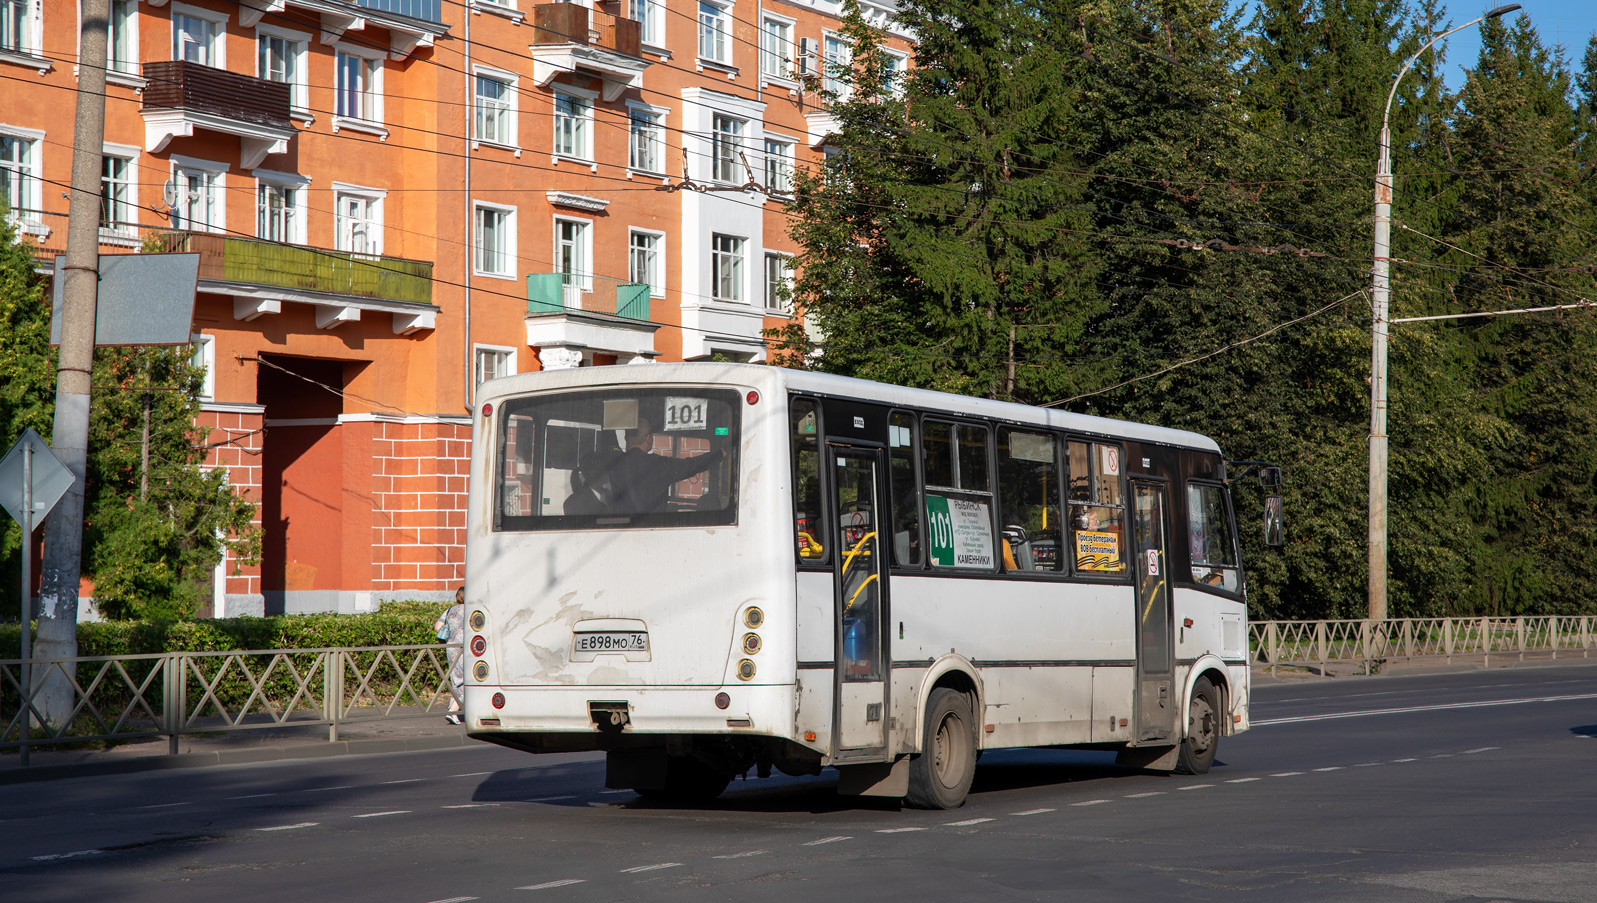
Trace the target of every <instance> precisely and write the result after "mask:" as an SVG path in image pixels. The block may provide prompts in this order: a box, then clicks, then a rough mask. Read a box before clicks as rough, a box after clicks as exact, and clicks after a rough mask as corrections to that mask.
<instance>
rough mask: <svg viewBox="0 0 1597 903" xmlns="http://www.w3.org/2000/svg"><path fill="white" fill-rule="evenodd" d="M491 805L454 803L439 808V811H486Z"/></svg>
mask: <svg viewBox="0 0 1597 903" xmlns="http://www.w3.org/2000/svg"><path fill="white" fill-rule="evenodd" d="M492 806H493V803H455V804H454V805H453V806H440V807H438V808H440V809H488V808H491V807H492Z"/></svg>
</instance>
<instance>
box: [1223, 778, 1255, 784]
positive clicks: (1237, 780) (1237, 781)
mask: <svg viewBox="0 0 1597 903" xmlns="http://www.w3.org/2000/svg"><path fill="white" fill-rule="evenodd" d="M1257 780H1259V779H1258V778H1232V779H1231V780H1229V781H1226V783H1227V784H1246V783H1248V782H1250V781H1257Z"/></svg>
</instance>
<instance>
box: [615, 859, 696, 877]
mask: <svg viewBox="0 0 1597 903" xmlns="http://www.w3.org/2000/svg"><path fill="white" fill-rule="evenodd" d="M681 864H682V863H680V862H660V863H656V864H654V865H635V866H633V867H632V868H629V869H622V870H621V873H622V874H624V875H635V874H637V873H638V872H657V871H659V870H660V869H674V868H676V867H677V866H679V865H681Z"/></svg>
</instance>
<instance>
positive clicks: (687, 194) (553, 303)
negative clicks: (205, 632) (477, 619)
mask: <svg viewBox="0 0 1597 903" xmlns="http://www.w3.org/2000/svg"><path fill="white" fill-rule="evenodd" d="M861 5H862V8H863V9H864V11H865V12H866V14H867V17H868V18H869V19H871V20H872V21H873V23H874V24H877V25H878V26H880V27H883V28H886V29H888V31H889V34H890V36H891V37H890V41H889V46H890V47H891V48H893V51H892V52H893V54H894V58H895V59H896V60H900V61H907V59H908V48H909V44H908V43H907V41H906V40H905V38H906V37H907V36H905V35H903V34H900V33H897V32H895V31H893V26H892V22H891V12H892V11H891V9H890V8H888V7H886V6H882V5H873V4H871V3H862V4H861ZM838 11H839V4H838V3H836V2H833V0H695V2H687V0H663V2H662V0H607V2H600V3H597V4H595V5H593V6H589V5H586V4H580V5H579V4H576V3H534V2H533V0H503V2H500V0H464V2H462V0H360V2H348V0H238V2H226V0H189V2H182V0H147V2H145V3H139V2H137V0H111V20H112V21H111V26H110V56H111V61H110V65H109V67H108V71H107V80H108V82H109V84H108V87H107V94H108V98H107V110H106V128H105V148H104V152H105V163H104V170H103V172H104V177H103V179H102V196H103V215H102V226H101V230H100V240H101V245H102V247H101V250H102V253H116V252H131V251H134V250H137V249H138V248H139V247H140V246H141V245H142V244H143V243H144V242H145V241H147V240H151V239H150V236H155V239H154V241H156V242H157V243H158V244H159V246H160V247H162V248H164V249H166V250H172V251H188V252H198V253H199V254H200V255H201V258H200V260H201V264H200V286H199V290H200V294H199V296H198V298H197V301H196V305H195V317H194V329H193V332H194V336H195V355H196V359H197V360H199V361H201V362H202V363H203V364H204V365H205V366H206V367H207V370H208V374H209V376H208V385H207V389H206V398H205V400H204V404H203V413H202V420H201V425H202V426H204V427H208V428H209V429H210V442H211V443H213V444H215V445H216V448H215V450H214V452H212V455H211V459H210V463H211V465H212V466H217V467H225V468H227V470H228V474H229V477H230V479H231V481H232V483H233V485H234V486H235V487H237V489H238V490H239V491H240V492H242V493H244V494H246V495H247V496H249V497H250V498H252V499H254V500H255V501H257V502H258V504H259V508H258V512H259V517H260V524H261V526H262V528H263V529H264V536H265V543H264V554H263V560H262V563H261V564H260V565H259V566H258V567H240V566H238V565H237V564H236V563H234V562H224V563H223V564H222V565H221V566H219V567H218V570H217V581H216V591H215V595H214V600H213V606H212V611H211V613H212V614H215V615H218V616H220V615H224V614H276V613H282V612H303V611H331V610H337V611H362V610H369V609H371V608H373V607H375V605H376V603H378V602H380V601H382V600H386V599H401V598H433V599H442V598H447V597H448V596H450V595H451V594H452V592H453V589H454V587H455V586H457V585H459V584H460V583H461V582H462V581H463V579H464V564H463V562H464V556H463V554H462V553H463V544H464V541H465V540H464V527H465V519H464V503H465V492H466V476H465V473H466V466H465V464H466V456H467V448H468V445H469V442H470V439H471V427H470V420H469V418H468V417H467V416H466V412H467V411H468V409H469V408H470V405H471V401H472V395H473V391H474V389H475V386H476V385H477V384H478V383H479V382H481V380H483V379H485V378H491V377H493V376H498V375H504V374H507V373H514V372H526V371H531V370H538V369H546V368H563V367H573V366H594V365H607V364H633V363H647V362H649V361H652V360H682V359H694V358H705V357H710V356H713V355H723V356H726V357H728V358H733V359H739V360H761V359H763V358H764V355H765V348H764V344H763V342H762V340H761V333H762V330H764V329H765V328H768V327H771V326H776V325H780V324H782V323H784V322H786V321H787V319H788V316H789V314H788V312H787V311H786V310H785V309H784V306H783V303H782V301H781V300H780V295H779V290H778V288H777V286H778V285H779V284H780V283H781V282H782V281H783V280H785V279H787V278H789V271H788V268H787V267H786V263H785V261H786V258H787V257H788V255H790V254H791V253H792V250H793V249H792V244H791V242H790V241H789V239H788V237H787V222H788V220H787V211H786V204H785V202H784V200H783V196H784V194H785V193H786V192H787V191H788V189H789V186H790V185H791V180H792V177H793V174H794V172H795V171H796V170H797V169H799V168H802V167H808V166H812V165H814V164H815V163H816V162H817V161H818V160H819V159H820V155H821V153H822V149H821V147H822V144H823V142H824V139H825V137H826V135H827V133H828V130H829V128H830V126H831V120H830V117H829V116H828V114H827V112H826V110H825V107H824V103H823V100H822V97H823V94H822V89H823V88H825V89H831V90H847V86H846V79H840V78H838V77H837V76H838V75H839V73H840V72H841V71H842V69H840V68H839V67H838V66H837V65H828V63H832V64H846V62H847V61H848V59H849V48H848V44H847V42H846V41H845V40H844V39H843V38H842V37H841V36H840V35H838V34H837V32H836V29H837V27H838V19H837V16H838ZM78 27H79V23H78V15H77V8H76V4H74V3H69V2H65V0H0V75H4V76H5V77H6V80H7V82H8V89H7V90H6V92H5V98H6V99H5V101H4V102H0V193H3V194H4V197H5V199H6V201H7V203H8V205H9V206H10V207H11V208H12V213H11V214H10V215H11V216H12V217H13V218H14V219H16V220H17V221H19V222H20V224H21V226H22V232H23V235H24V238H25V239H26V240H28V241H30V242H34V243H36V244H37V246H38V251H39V253H40V254H41V256H43V255H50V254H54V253H58V252H60V250H61V249H62V248H64V246H65V230H66V205H67V201H66V193H65V188H66V186H67V185H68V183H69V181H70V169H71V148H72V140H73V136H72V117H73V105H74V99H75V98H74V92H75V90H76V87H77V44H78V40H77V32H78ZM901 65H902V64H901Z"/></svg>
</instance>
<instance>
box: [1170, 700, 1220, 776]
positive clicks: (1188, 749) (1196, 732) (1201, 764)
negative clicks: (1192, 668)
mask: <svg viewBox="0 0 1597 903" xmlns="http://www.w3.org/2000/svg"><path fill="white" fill-rule="evenodd" d="M1219 748H1220V693H1219V691H1218V690H1216V689H1215V688H1214V684H1212V683H1210V682H1209V678H1207V677H1200V678H1198V680H1197V683H1195V684H1193V685H1192V703H1191V704H1190V705H1188V706H1187V732H1186V736H1185V737H1183V738H1182V740H1181V752H1180V754H1179V755H1178V756H1177V758H1176V768H1175V770H1176V773H1177V774H1208V773H1209V766H1211V765H1213V764H1214V754H1215V752H1216V751H1217V750H1218V749H1219Z"/></svg>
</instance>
